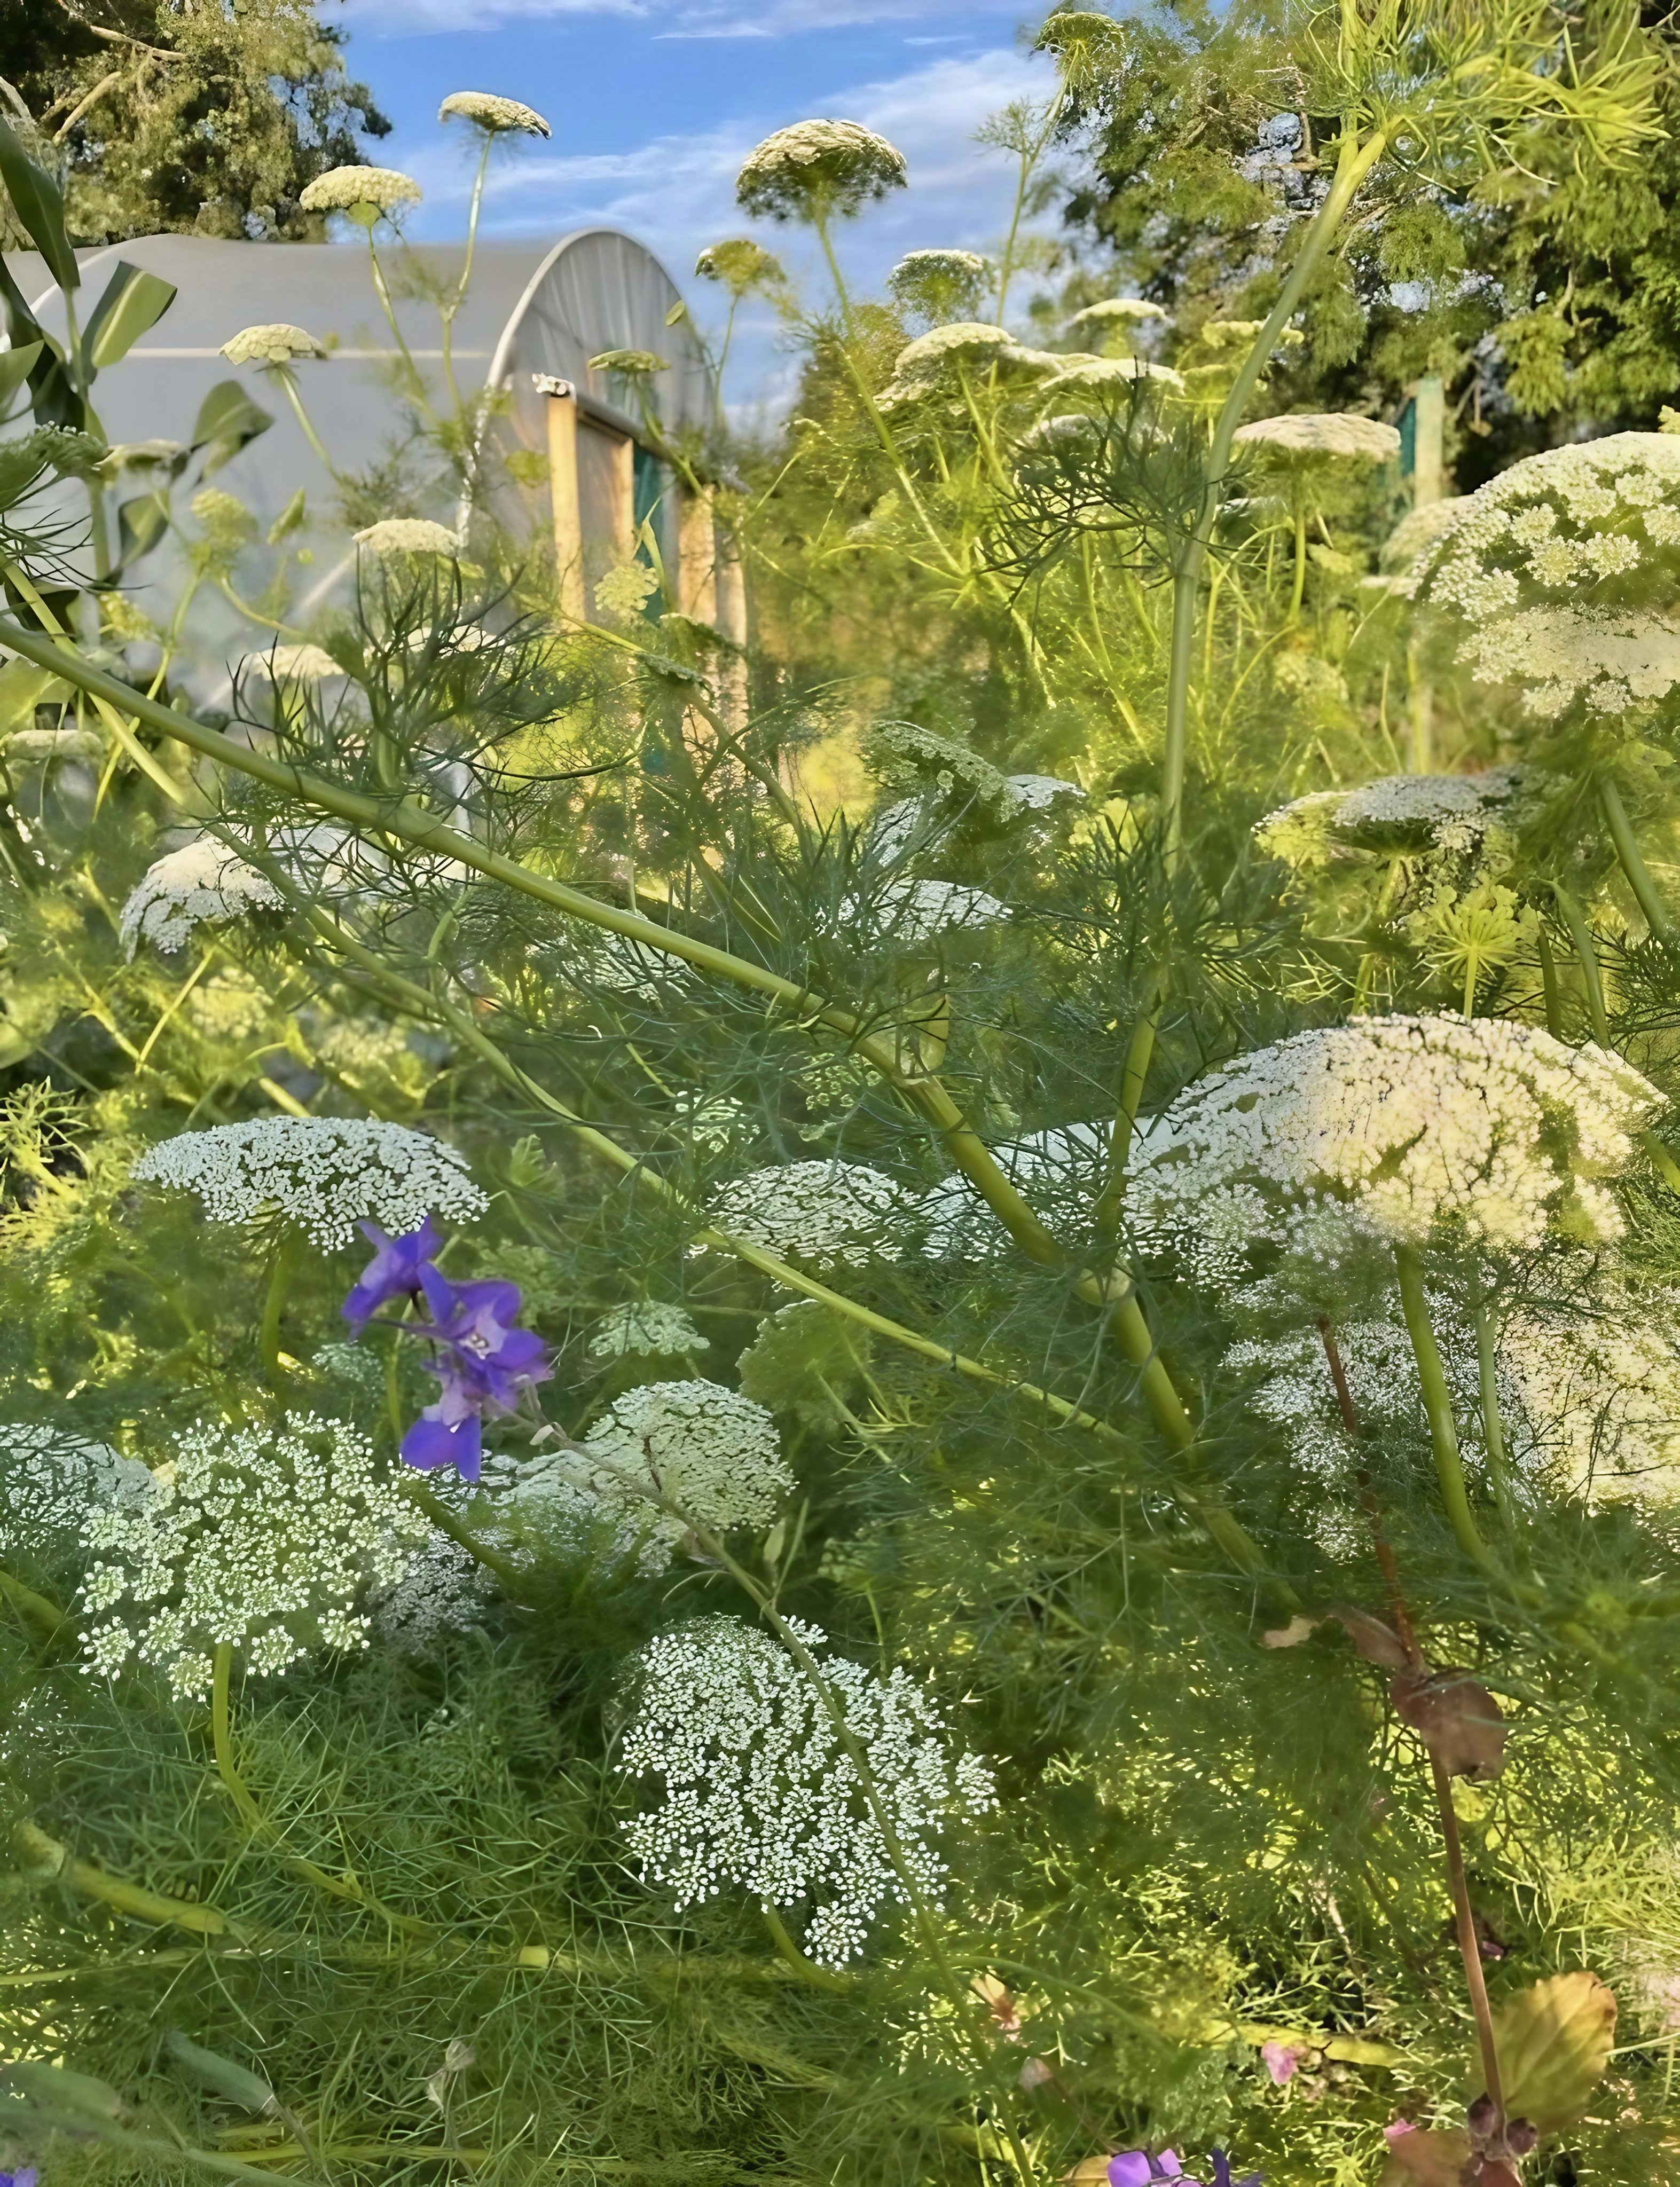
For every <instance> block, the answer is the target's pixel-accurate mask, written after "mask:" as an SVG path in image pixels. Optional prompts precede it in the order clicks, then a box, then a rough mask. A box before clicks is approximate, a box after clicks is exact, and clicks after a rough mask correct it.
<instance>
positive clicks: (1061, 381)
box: [1052, 357, 1184, 398]
mask: <svg viewBox="0 0 1680 2187" xmlns="http://www.w3.org/2000/svg"><path fill="white" fill-rule="evenodd" d="M1138 379H1158V380H1160V382H1161V384H1162V385H1164V386H1166V387H1179V388H1182V387H1183V385H1184V375H1183V373H1181V372H1175V371H1174V370H1173V369H1172V366H1171V365H1170V364H1154V363H1150V362H1149V359H1148V358H1147V357H1078V358H1076V359H1072V360H1070V362H1069V363H1067V364H1065V366H1064V367H1063V368H1062V369H1061V370H1060V371H1059V372H1058V373H1057V374H1056V384H1055V386H1054V389H1053V390H1052V392H1053V393H1054V395H1055V396H1057V397H1058V398H1060V397H1061V396H1064V395H1065V394H1066V392H1067V391H1068V390H1069V388H1070V387H1094V388H1103V387H1114V386H1118V385H1120V384H1121V382H1123V381H1130V380H1138Z"/></svg>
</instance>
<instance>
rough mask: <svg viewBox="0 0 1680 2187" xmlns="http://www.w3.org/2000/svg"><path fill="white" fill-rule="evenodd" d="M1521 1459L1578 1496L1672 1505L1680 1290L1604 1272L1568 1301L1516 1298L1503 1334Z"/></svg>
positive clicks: (1678, 1437)
mask: <svg viewBox="0 0 1680 2187" xmlns="http://www.w3.org/2000/svg"><path fill="white" fill-rule="evenodd" d="M1499 1358H1500V1363H1501V1366H1502V1368H1503V1370H1504V1372H1505V1373H1506V1374H1507V1375H1509V1378H1510V1380H1511V1382H1512V1384H1513V1385H1514V1388H1515V1391H1516V1393H1517V1397H1518V1400H1519V1402H1520V1407H1521V1414H1522V1417H1523V1420H1524V1422H1525V1427H1526V1431H1527V1442H1528V1453H1527V1462H1528V1464H1529V1465H1530V1466H1531V1468H1532V1469H1533V1470H1535V1471H1536V1472H1537V1474H1539V1475H1540V1476H1541V1477H1542V1480H1543V1481H1545V1483H1546V1485H1547V1486H1548V1487H1550V1488H1552V1489H1554V1491H1556V1492H1557V1493H1560V1494H1564V1495H1570V1496H1578V1497H1580V1498H1582V1499H1583V1500H1584V1501H1585V1502H1587V1503H1588V1504H1643V1505H1646V1506H1648V1507H1652V1508H1655V1509H1659V1510H1661V1509H1668V1508H1672V1506H1673V1505H1675V1504H1680V1300H1677V1298H1676V1296H1675V1294H1674V1293H1673V1292H1672V1290H1664V1291H1659V1292H1657V1293H1656V1294H1655V1295H1650V1294H1646V1295H1643V1296H1642V1295H1640V1294H1639V1293H1638V1292H1636V1291H1635V1290H1633V1288H1632V1285H1630V1284H1628V1283H1627V1281H1626V1279H1622V1278H1620V1277H1618V1276H1616V1275H1615V1274H1611V1275H1610V1276H1609V1277H1608V1278H1607V1279H1605V1278H1601V1279H1599V1281H1597V1282H1588V1283H1583V1285H1582V1286H1581V1287H1580V1288H1579V1289H1578V1290H1576V1293H1575V1295H1574V1296H1572V1297H1571V1298H1570V1300H1569V1301H1568V1302H1567V1303H1560V1304H1559V1305H1556V1306H1529V1307H1521V1308H1519V1309H1518V1310H1517V1311H1516V1312H1514V1313H1512V1314H1511V1315H1510V1316H1509V1318H1507V1319H1506V1321H1505V1323H1504V1325H1503V1328H1502V1329H1501V1330H1500V1333H1499Z"/></svg>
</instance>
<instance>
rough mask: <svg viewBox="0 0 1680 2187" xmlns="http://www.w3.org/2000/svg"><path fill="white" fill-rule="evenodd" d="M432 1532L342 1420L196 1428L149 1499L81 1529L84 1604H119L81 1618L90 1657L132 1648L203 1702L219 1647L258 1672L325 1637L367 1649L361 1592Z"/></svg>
mask: <svg viewBox="0 0 1680 2187" xmlns="http://www.w3.org/2000/svg"><path fill="white" fill-rule="evenodd" d="M429 1532H430V1527H429V1526H428V1524H427V1521H425V1520H424V1518H422V1517H421V1515H420V1514H419V1512H418V1511H417V1510H415V1508H414V1506H413V1504H412V1503H410V1502H409V1500H408V1498H407V1497H406V1496H405V1495H404V1494H403V1493H402V1490H401V1489H400V1488H399V1487H397V1486H396V1484H395V1483H394V1482H392V1481H390V1480H388V1479H386V1478H385V1477H383V1476H381V1475H380V1474H379V1471H378V1470H376V1469H375V1467H374V1454H373V1449H372V1447H371V1446H370V1445H369V1444H368V1442H367V1441H366V1439H365V1438H364V1437H363V1436H361V1435H359V1434H358V1433H357V1431H356V1430H355V1429H354V1428H352V1427H350V1426H347V1425H346V1423H345V1422H344V1421H342V1420H322V1419H320V1418H318V1417H317V1415H316V1414H312V1413H288V1414H286V1415H285V1417H284V1420H282V1421H281V1422H280V1425H278V1427H277V1428H274V1429H272V1430H267V1431H261V1430H258V1429H255V1428H228V1427H225V1426H221V1425H208V1424H206V1425H201V1426H199V1427H196V1428H192V1429H189V1430H188V1431H187V1433H186V1434H184V1435H183V1436H178V1437H177V1441H176V1455H175V1458H174V1459H173V1460H172V1461H171V1463H170V1464H168V1465H164V1466H160V1468H159V1469H158V1470H157V1471H156V1472H155V1473H154V1474H153V1475H152V1476H150V1481H149V1487H148V1489H147V1490H146V1492H145V1493H143V1495H138V1496H136V1497H133V1498H122V1499H120V1500H118V1501H116V1502H115V1503H112V1504H106V1505H105V1506H104V1507H103V1508H102V1509H100V1510H97V1511H94V1512H93V1513H91V1514H90V1515H89V1516H88V1518H87V1522H86V1524H85V1525H84V1526H83V1529H82V1539H83V1541H84V1542H85V1543H86V1544H87V1547H88V1549H91V1550H93V1552H94V1557H93V1563H92V1565H91V1566H90V1568H89V1571H88V1575H87V1585H86V1587H85V1588H84V1590H83V1596H84V1601H85V1604H86V1607H87V1616H88V1617H89V1618H90V1620H91V1619H93V1618H97V1617H100V1616H103V1615H104V1613H106V1612H109V1611H115V1616H106V1617H105V1618H104V1622H103V1623H101V1624H93V1623H90V1624H89V1626H88V1628H87V1633H86V1634H85V1637H84V1642H83V1645H84V1648H85V1650H86V1652H87V1658H88V1661H87V1665H86V1666H85V1667H86V1668H87V1670H88V1671H89V1672H94V1673H102V1674H103V1675H104V1676H106V1677H110V1676H111V1675H112V1674H114V1673H115V1672H117V1671H119V1670H120V1669H121V1667H122V1666H123V1664H125V1663H126V1661H128V1660H129V1658H130V1656H135V1657H138V1660H139V1661H141V1662H142V1663H144V1664H148V1665H149V1666H151V1667H153V1668H155V1669H158V1670H161V1671H163V1672H164V1673H165V1674H166V1676H167V1678H168V1679H169V1683H170V1686H171V1690H172V1691H173V1692H174V1693H175V1695H177V1698H181V1699H193V1700H199V1699H202V1698H203V1696H204V1695H205V1694H207V1693H208V1692H209V1690H210V1685H211V1667H212V1661H213V1657H214V1655H215V1651H216V1648H217V1647H219V1646H222V1645H232V1646H233V1648H235V1649H237V1650H239V1654H240V1656H241V1657H242V1659H243V1661H244V1664H245V1666H246V1667H247V1668H249V1669H250V1670H252V1671H256V1672H257V1673H262V1674H265V1675H273V1674H275V1673H279V1672H282V1671H284V1670H286V1669H287V1668H288V1667H289V1666H290V1665H291V1664H293V1663H295V1662H297V1661H299V1660H300V1659H301V1657H303V1656H309V1655H313V1654H315V1653H316V1652H317V1650H320V1649H323V1648H336V1649H351V1648H365V1647H366V1646H367V1644H368V1631H369V1627H370V1620H369V1619H368V1617H367V1616H365V1615H364V1614H363V1612H362V1602H363V1599H364V1597H365V1595H366V1594H367V1592H368V1589H369V1588H382V1587H390V1586H391V1584H392V1583H394V1582H395V1581H396V1580H397V1579H398V1578H399V1577H401V1576H402V1571H403V1570H404V1569H405V1567H406V1566H407V1562H408V1560H409V1558H410V1557H411V1556H412V1555H413V1553H414V1551H415V1550H416V1549H418V1548H419V1546H420V1545H421V1543H423V1542H424V1540H425V1539H426V1538H427V1535H428V1533H429Z"/></svg>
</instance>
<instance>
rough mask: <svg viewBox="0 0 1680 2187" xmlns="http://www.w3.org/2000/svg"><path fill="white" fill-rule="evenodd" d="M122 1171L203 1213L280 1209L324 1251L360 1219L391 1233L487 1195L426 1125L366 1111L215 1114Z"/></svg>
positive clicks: (469, 1210) (241, 1219) (471, 1213)
mask: <svg viewBox="0 0 1680 2187" xmlns="http://www.w3.org/2000/svg"><path fill="white" fill-rule="evenodd" d="M130 1175H131V1176H132V1177H133V1178H135V1179H136V1180H137V1181H138V1182H139V1183H149V1184H160V1185H163V1186H165V1187H166V1188H168V1189H171V1190H172V1191H177V1192H195V1193H196V1194H197V1195H198V1196H199V1200H201V1201H202V1202H203V1204H204V1211H205V1214H206V1215H207V1216H208V1217H210V1219H211V1222H212V1223H251V1222H255V1221H256V1219H257V1217H260V1216H265V1215H279V1216H283V1217H285V1218H286V1219H287V1220H288V1221H289V1222H291V1223H295V1224H296V1225H297V1227H298V1228H300V1229H301V1230H303V1231H304V1232H306V1234H308V1236H309V1237H311V1238H312V1239H313V1240H314V1241H315V1243H316V1244H317V1245H319V1246H320V1247H321V1248H322V1249H323V1251H329V1252H330V1251H333V1250H334V1248H336V1247H338V1246H340V1245H349V1244H351V1241H352V1240H353V1239H354V1236H355V1233H356V1225H357V1223H358V1222H361V1221H363V1220H367V1221H371V1222H374V1223H379V1225H380V1226H381V1227H382V1228H385V1230H388V1231H389V1232H390V1233H391V1235H392V1236H393V1237H401V1236H403V1235H405V1234H407V1232H409V1231H411V1230H418V1229H419V1227H420V1225H421V1223H424V1220H425V1218H426V1217H427V1216H428V1215H429V1214H431V1215H437V1216H441V1217H442V1218H443V1219H444V1220H445V1221H446V1222H454V1223H470V1222H472V1221H473V1220H474V1219H475V1217H478V1216H480V1215H482V1214H483V1212H484V1211H485V1209H486V1207H487V1206H489V1204H490V1203H489V1201H488V1200H486V1198H485V1196H484V1195H483V1193H481V1192H480V1190H479V1189H478V1187H477V1185H475V1183H473V1181H472V1178H471V1176H470V1174H469V1171H468V1168H467V1161H466V1156H465V1155H463V1154H461V1153H459V1152H458V1150H456V1149H455V1148H453V1147H452V1146H447V1145H446V1144H444V1142H443V1141H442V1140H441V1139H435V1138H431V1137H430V1134H429V1133H424V1132H411V1131H408V1130H407V1129H406V1128H405V1127H403V1126H402V1125H401V1124H388V1123H384V1122H379V1121H378V1120H377V1119H374V1118H371V1117H352V1116H261V1117H258V1118H256V1120H255V1121H254V1122H250V1123H246V1124H215V1125H212V1126H211V1127H210V1129H209V1130H207V1131H203V1132H183V1133H182V1134H181V1135H180V1137H179V1138H173V1139H164V1140H161V1141H160V1143H159V1144H157V1145H156V1146H155V1147H153V1148H152V1149H151V1150H150V1151H149V1153H147V1154H144V1155H142V1156H141V1157H140V1159H139V1161H138V1162H136V1163H135V1165H134V1167H133V1169H132V1171H131V1172H130Z"/></svg>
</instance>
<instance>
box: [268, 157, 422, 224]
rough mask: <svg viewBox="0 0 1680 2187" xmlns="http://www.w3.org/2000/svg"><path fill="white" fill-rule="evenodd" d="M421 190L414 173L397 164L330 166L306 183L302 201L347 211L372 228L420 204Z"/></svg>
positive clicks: (316, 208) (307, 207) (308, 206)
mask: <svg viewBox="0 0 1680 2187" xmlns="http://www.w3.org/2000/svg"><path fill="white" fill-rule="evenodd" d="M421 194H422V193H421V189H420V186H419V183H417V182H416V181H415V180H414V177H413V176H412V175H405V174H403V173H402V172H401V171H399V170H398V169H397V168H396V167H329V168H328V170H327V171H326V173H325V174H324V175H317V176H316V177H315V179H314V181H313V182H310V183H305V184H304V186H303V189H302V191H301V194H300V195H299V198H298V203H299V205H301V207H302V209H303V210H304V211H305V212H341V213H346V214H348V216H350V218H351V220H353V221H354V222H356V224H357V227H358V228H373V227H374V224H375V222H379V221H381V220H395V219H396V216H397V215H398V213H400V212H401V211H402V210H403V208H404V207H405V206H406V205H419V202H420V198H421Z"/></svg>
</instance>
